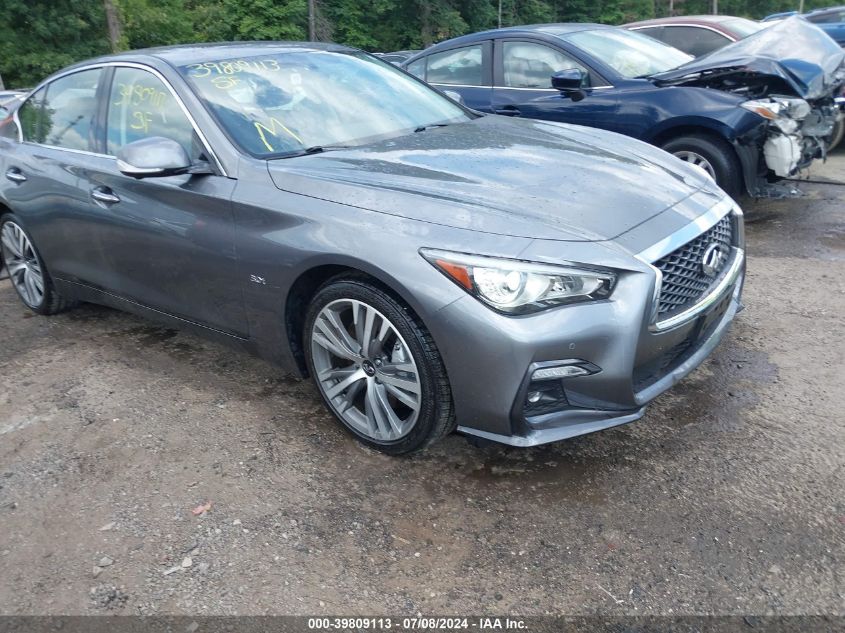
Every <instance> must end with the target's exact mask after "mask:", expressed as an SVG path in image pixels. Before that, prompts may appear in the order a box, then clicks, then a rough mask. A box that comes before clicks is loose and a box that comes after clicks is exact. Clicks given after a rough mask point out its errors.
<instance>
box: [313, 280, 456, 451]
mask: <svg viewBox="0 0 845 633" xmlns="http://www.w3.org/2000/svg"><path fill="white" fill-rule="evenodd" d="M356 320H357V322H358V323H359V325H358V326H356ZM385 322H386V323H387V325H385ZM340 328H343V330H345V334H344V331H341V329H340ZM359 328H360V329H359ZM391 328H392V329H391ZM385 331H387V333H385V334H383V337H382V333H383V332H385ZM368 332H369V336H368ZM303 341H304V342H305V346H304V347H305V358H306V363H307V365H308V371H309V373H310V374H311V376H312V378H313V379H314V382H315V384H316V385H317V389H318V390H319V392H320V396H321V397H322V398H323V401H324V402H325V404H326V406H327V407H328V409H329V410H330V411H331V412H332V413H333V414H334V416H335V417H336V418H337V419H338V421H339V422H340V423H341V424H342V425H343V427H344V428H345V429H347V430H348V431H349V432H350V433H352V435H353V436H355V437H356V438H357V439H358V440H360V441H361V442H363V443H364V444H366V445H367V446H370V447H371V448H374V449H376V450H379V451H381V452H384V453H387V454H389V455H401V454H404V453H410V452H413V451H417V450H421V449H423V448H425V447H427V446H429V445H430V444H432V443H433V442H435V441H437V440H439V439H441V438H442V437H445V436H446V435H448V434H449V433H451V432H452V431H454V430H455V427H456V422H455V415H454V406H453V403H452V391H451V388H450V386H449V379H448V377H447V375H446V369H445V367H444V366H443V360H442V358H441V356H440V352H438V350H437V346H436V345H435V344H434V341H433V339H432V338H431V335H430V334H429V333H428V331H427V330H426V328H425V326H424V325H423V324H422V322H421V321H420V320H419V319H418V318H417V316H416V315H414V314H413V312H412V311H411V310H410V309H409V308H408V307H407V306H405V305H403V304H402V303H400V302H399V301H397V300H396V299H395V298H393V297H392V296H391V295H390V294H389V293H388V292H387V291H385V290H384V289H382V288H381V287H379V286H378V285H377V284H375V283H373V282H372V281H371V280H370V279H368V278H366V277H363V276H362V277H358V276H347V277H339V278H337V277H336V278H334V279H331V280H329V281H328V282H327V283H325V284H324V285H323V286H321V287H320V289H319V290H318V291H317V293H316V295H315V296H314V298H313V299H312V301H311V303H310V304H309V307H308V311H307V314H306V318H305V328H304V332H303ZM362 341H365V342H367V344H366V347H367V348H368V350H367V351H362V350H363V347H364V346H363V345H362ZM329 348H331V349H329ZM342 383H343V384H342ZM397 396H398V397H397ZM391 412H392V414H393V415H392V416H391Z"/></svg>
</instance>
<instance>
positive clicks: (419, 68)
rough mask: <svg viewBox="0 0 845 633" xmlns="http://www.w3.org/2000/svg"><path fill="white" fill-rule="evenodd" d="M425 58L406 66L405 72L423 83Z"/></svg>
mask: <svg viewBox="0 0 845 633" xmlns="http://www.w3.org/2000/svg"><path fill="white" fill-rule="evenodd" d="M426 59H427V58H426V57H423V58H422V59H418V60H417V61H415V62H414V63H412V64H408V68H406V70H407V71H408V72H409V73H411V74H412V75H413V76H414V77H419V78H420V79H422V80H423V81H425V60H426Z"/></svg>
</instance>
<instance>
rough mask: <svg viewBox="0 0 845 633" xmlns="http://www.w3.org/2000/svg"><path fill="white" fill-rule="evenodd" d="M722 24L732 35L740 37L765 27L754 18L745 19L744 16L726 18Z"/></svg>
mask: <svg viewBox="0 0 845 633" xmlns="http://www.w3.org/2000/svg"><path fill="white" fill-rule="evenodd" d="M724 25H725V26H726V27H727V28H729V29H730V30H731V31H732V32H733V33H734V35H737V36H739V37H740V38H743V37H748V36H749V35H751V34H752V33H756V32H757V31H759V30H761V29H764V28H766V27H765V26H764V25H762V24H760V23H759V22H755V21H754V20H746V19H745V18H737V19H736V20H728V21H727V22H725V23H724Z"/></svg>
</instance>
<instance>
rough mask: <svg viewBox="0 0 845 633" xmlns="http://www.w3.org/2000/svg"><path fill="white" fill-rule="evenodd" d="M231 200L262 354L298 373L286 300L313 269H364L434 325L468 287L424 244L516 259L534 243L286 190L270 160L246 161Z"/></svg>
mask: <svg viewBox="0 0 845 633" xmlns="http://www.w3.org/2000/svg"><path fill="white" fill-rule="evenodd" d="M233 202H234V213H235V221H236V224H237V238H236V249H237V252H238V258H239V261H240V271H239V274H240V276H241V279H242V283H243V289H244V300H245V304H246V310H247V318H248V320H249V327H250V334H251V337H252V338H253V340H254V341H255V343H256V347H257V349H258V351H259V352H260V353H261V355H262V356H264V357H266V358H269V359H271V360H274V361H276V362H280V363H282V364H283V365H284V366H286V367H287V368H289V369H291V370H293V371H297V369H298V368H299V364H298V362H297V360H296V358H295V356H294V354H293V352H292V350H291V349H290V347H289V345H288V341H289V338H288V332H287V328H286V325H285V314H286V302H287V300H288V296H289V293H290V291H291V288H292V287H293V286H294V284H295V283H296V281H297V280H298V279H299V278H300V277H301V276H302V275H303V274H305V273H307V272H308V271H313V270H315V269H317V268H321V267H326V266H341V267H345V268H348V269H351V270H355V271H360V272H363V273H365V274H367V275H369V276H371V277H373V278H374V279H376V280H378V281H379V282H381V283H382V284H383V285H385V286H387V287H388V288H389V289H390V290H392V291H393V292H394V293H395V294H396V295H398V296H399V297H400V298H401V299H402V300H404V301H405V302H406V303H407V304H408V305H409V306H410V307H411V308H412V309H413V310H414V312H415V313H416V314H417V315H418V316H419V317H420V318H421V319H422V320H423V322H424V323H426V324H428V323H429V321H430V320H431V319H432V316H433V315H434V314H436V313H437V312H438V311H440V310H442V309H443V308H444V307H445V306H447V305H449V304H450V303H452V302H454V301H455V300H457V299H459V298H461V297H464V296H466V293H465V292H464V291H463V290H462V289H461V288H459V287H458V286H457V285H455V284H454V283H452V282H451V281H449V280H448V279H447V278H446V277H445V276H444V275H443V274H441V273H440V272H438V271H437V270H436V269H435V268H434V267H433V266H432V265H431V264H429V263H428V262H426V261H425V260H424V259H423V258H422V256H421V255H420V254H419V249H420V248H426V247H428V248H439V249H444V250H452V251H463V252H467V251H470V252H474V253H479V254H487V255H497V256H502V257H517V256H518V255H519V253H520V252H522V251H523V250H525V248H526V247H527V246H528V245H529V244H530V243H531V240H530V239H527V238H515V237H506V236H498V235H492V234H482V233H477V232H475V231H469V230H462V229H455V228H451V227H445V226H441V225H437V224H432V223H428V222H423V221H418V220H411V219H407V218H402V217H398V216H394V215H387V214H385V213H378V212H374V211H369V210H366V209H361V208H358V207H353V206H349V205H346V204H340V203H335V202H329V201H325V200H320V199H317V198H312V197H309V196H306V195H300V194H295V193H290V192H286V191H280V190H279V189H277V188H276V186H275V185H274V184H273V181H272V180H271V178H270V175H269V173H268V171H267V166H266V164H265V163H263V162H260V161H253V160H248V159H244V161H243V164H242V166H241V168H240V170H239V179H238V186H237V189H236V190H235V194H234V198H233ZM414 204H420V202H419V200H415V202H414ZM423 204H424V203H423ZM305 309H306V307H305V306H303V307H302V308H301V310H303V311H304V310H305ZM300 316H302V315H300ZM435 342H438V341H437V338H436V336H435ZM438 343H439V342H438ZM440 351H441V354H442V355H443V356H444V360H445V361H446V362H447V369H448V362H449V357H450V355H451V354H452V351H451V350H449V349H446V348H444V347H443V346H441V347H440Z"/></svg>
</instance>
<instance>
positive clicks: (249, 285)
mask: <svg viewBox="0 0 845 633" xmlns="http://www.w3.org/2000/svg"><path fill="white" fill-rule="evenodd" d="M0 174H2V178H0V183H1V184H0V214H2V220H0V238H2V239H0V244H2V256H3V259H4V261H5V263H6V265H7V267H8V270H9V273H10V276H11V281H12V285H13V287H14V289H15V290H16V291H17V294H18V295H19V297H20V299H21V300H22V301H23V303H25V304H26V305H27V306H28V307H29V308H31V309H32V310H34V311H35V312H37V313H39V314H43V315H49V314H54V313H57V312H59V311H62V310H65V309H69V308H71V307H73V306H74V305H75V304H77V303H78V302H93V303H100V304H105V305H109V306H112V307H116V308H120V309H123V310H127V311H130V312H133V313H137V314H140V315H144V316H147V317H150V318H153V319H157V320H159V321H162V322H164V323H165V324H168V325H172V326H179V327H185V328H190V329H192V330H193V331H198V332H202V333H204V334H206V335H208V336H211V337H214V338H216V339H218V340H221V341H227V342H229V343H233V344H234V345H236V346H239V347H242V348H245V349H247V350H249V351H252V352H253V353H256V354H259V355H261V356H263V357H265V358H267V359H270V360H272V361H274V362H276V363H279V364H280V365H282V366H283V367H284V368H286V369H287V370H289V371H292V372H295V373H297V374H298V375H299V376H301V377H306V376H310V377H312V378H313V380H314V381H315V383H316V385H317V388H318V390H319V393H320V394H321V396H322V398H323V400H324V401H325V403H326V405H327V407H328V409H329V410H330V411H331V412H332V413H333V414H334V416H336V417H337V419H338V420H339V421H340V423H341V424H342V425H343V426H344V427H345V428H346V429H348V430H349V431H350V432H351V433H352V434H354V435H355V436H356V437H357V438H359V439H360V440H361V441H363V442H365V443H367V444H369V445H370V446H373V447H375V448H377V449H379V450H382V451H385V452H388V453H393V454H398V453H403V452H409V451H412V450H416V449H419V448H422V447H424V446H426V445H428V444H429V443H431V442H432V441H434V440H436V439H438V438H440V437H442V436H443V435H445V434H447V433H449V432H451V431H453V430H455V429H458V430H459V431H461V432H463V433H466V434H470V435H475V436H478V437H481V438H486V439H489V440H496V441H500V442H504V443H507V444H511V445H517V446H528V445H534V444H539V443H544V442H550V441H555V440H561V439H564V438H568V437H572V436H575V435H580V434H584V433H588V432H592V431H596V430H599V429H603V428H607V427H611V426H614V425H618V424H622V423H625V422H630V421H632V420H635V419H637V418H639V417H640V416H642V414H643V412H644V408H645V405H646V403H648V402H649V401H650V400H652V399H653V398H654V397H655V396H657V395H658V394H659V393H661V392H663V391H664V390H665V389H667V388H668V387H670V386H671V385H672V384H674V383H675V382H676V381H678V380H679V379H680V378H682V377H683V376H685V375H686V374H687V373H689V372H690V371H691V370H692V369H694V368H695V367H696V366H697V365H699V364H700V363H701V362H702V361H703V360H704V358H705V357H706V356H707V355H708V354H709V353H710V352H711V350H712V349H713V348H714V347H715V346H716V344H717V343H718V342H719V340H720V339H721V338H722V336H723V334H724V332H725V331H726V329H727V327H728V325H729V324H730V322H731V320H732V319H733V317H734V314H735V313H736V311H737V310H738V309H739V307H740V293H741V289H742V283H743V276H744V251H743V226H742V214H741V211H740V209H739V208H738V207H737V206H736V204H735V203H734V202H733V201H732V200H731V199H730V198H729V197H727V196H726V195H725V194H724V193H723V192H722V191H721V190H720V189H718V188H717V187H716V186H715V184H714V183H713V181H712V180H711V179H710V178H708V177H707V176H706V175H705V174H704V173H703V172H702V171H701V170H699V169H696V168H695V167H692V166H689V165H688V164H685V163H683V162H681V161H679V160H677V159H676V158H674V157H672V156H670V155H669V154H667V153H664V152H663V151H661V150H659V149H657V148H654V147H651V146H649V145H646V144H645V143H642V142H639V141H636V140H633V139H629V138H626V137H623V136H620V135H616V134H613V133H610V132H604V131H600V130H596V129H589V128H583V127H578V126H570V125H564V124H558V123H551V122H544V121H538V120H522V119H511V118H507V117H500V116H495V115H489V116H480V115H479V114H478V113H475V112H473V111H471V110H468V109H465V108H464V107H463V106H461V105H459V104H458V103H456V102H454V101H452V100H450V99H449V98H447V97H446V96H444V95H443V94H441V93H440V92H438V91H436V90H434V89H433V88H430V87H429V86H427V85H426V84H424V83H423V82H422V81H420V80H418V79H416V78H414V77H412V76H410V75H408V74H406V73H405V72H404V71H402V70H400V69H398V68H396V67H394V66H392V65H390V64H388V63H385V62H383V61H380V60H378V59H377V58H375V57H372V56H370V55H367V54H365V53H362V52H360V51H356V50H353V49H349V48H345V47H340V46H335V45H310V44H284V43H272V44H270V43H263V44H230V45H207V46H189V47H174V48H165V49H152V50H147V51H138V52H132V53H126V54H120V55H116V56H110V57H104V58H100V59H95V60H92V61H87V62H84V63H80V64H77V65H75V66H72V67H70V68H67V69H65V70H63V71H61V72H59V73H57V74H55V75H54V76H52V77H50V78H49V79H47V80H46V81H44V82H43V83H42V84H41V85H39V86H38V87H36V89H35V90H33V91H32V93H31V94H30V95H29V96H28V97H27V99H26V100H25V101H24V102H23V103H22V104H21V105H20V106H18V107H16V108H15V109H14V111H13V112H11V114H10V115H9V116H8V117H7V118H5V120H3V121H2V122H0Z"/></svg>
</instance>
